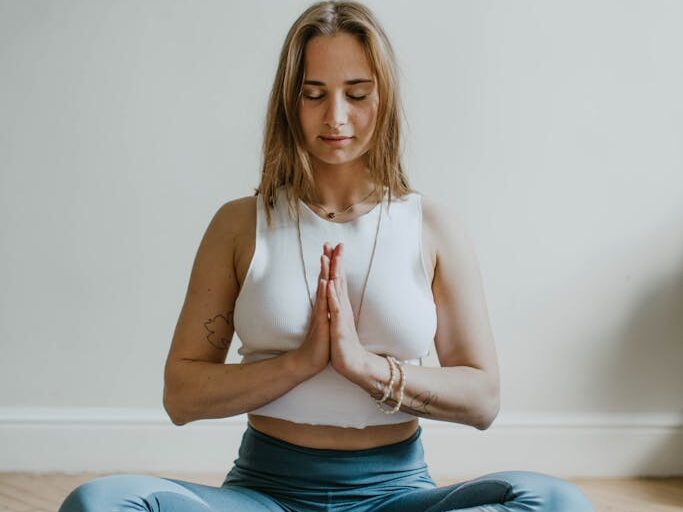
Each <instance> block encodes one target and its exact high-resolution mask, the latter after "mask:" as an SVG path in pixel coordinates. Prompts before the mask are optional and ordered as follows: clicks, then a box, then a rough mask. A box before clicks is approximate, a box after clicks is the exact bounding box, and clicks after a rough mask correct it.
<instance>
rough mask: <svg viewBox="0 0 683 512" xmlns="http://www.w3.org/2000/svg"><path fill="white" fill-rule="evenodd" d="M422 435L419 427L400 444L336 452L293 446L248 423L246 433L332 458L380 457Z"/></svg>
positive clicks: (279, 444) (284, 446)
mask: <svg viewBox="0 0 683 512" xmlns="http://www.w3.org/2000/svg"><path fill="white" fill-rule="evenodd" d="M421 435H422V426H421V425H418V426H417V429H416V430H415V432H413V434H412V435H411V436H410V437H409V438H407V439H404V440H403V441H399V442H398V443H391V444H386V445H383V446H376V447H374V448H364V449H361V450H335V449H331V448H309V447H307V446H300V445H297V444H293V443H290V442H287V441H284V440H282V439H278V438H276V437H273V436H270V435H268V434H266V433H265V432H261V431H260V430H257V429H255V428H254V427H252V426H251V425H250V424H249V423H247V432H245V437H248V436H252V437H255V438H257V439H259V440H261V441H262V442H265V443H270V444H273V445H276V446H279V447H281V448H284V449H287V450H294V451H297V452H301V453H305V454H308V455H317V456H322V457H324V456H331V457H356V458H357V457H363V456H366V455H378V454H385V453H388V452H392V451H397V450H401V449H405V448H406V447H408V446H409V445H412V444H414V443H415V442H417V441H418V440H419V439H420V436H421Z"/></svg>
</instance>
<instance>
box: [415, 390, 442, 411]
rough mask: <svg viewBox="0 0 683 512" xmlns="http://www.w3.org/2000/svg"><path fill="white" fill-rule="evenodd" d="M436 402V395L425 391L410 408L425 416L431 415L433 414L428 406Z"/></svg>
mask: <svg viewBox="0 0 683 512" xmlns="http://www.w3.org/2000/svg"><path fill="white" fill-rule="evenodd" d="M435 401H436V393H432V392H430V391H424V392H422V393H420V394H419V395H417V396H416V397H415V398H413V399H412V400H411V402H410V408H411V409H413V410H414V411H419V412H423V413H425V414H431V412H430V411H429V410H428V409H427V406H428V405H429V404H430V403H432V402H435Z"/></svg>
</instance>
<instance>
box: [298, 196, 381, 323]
mask: <svg viewBox="0 0 683 512" xmlns="http://www.w3.org/2000/svg"><path fill="white" fill-rule="evenodd" d="M380 203H384V193H382V201H381V202H380ZM383 209H384V208H383V204H380V208H379V218H378V219H377V228H376V229H375V241H374V242H373V244H372V254H371V255H370V264H369V265H368V271H367V273H366V274H365V280H364V281H363V289H362V290H361V294H360V302H359V304H358V312H357V313H356V315H355V317H354V319H353V322H354V324H355V325H356V331H358V322H359V321H360V312H361V308H362V307H363V298H364V297H365V288H366V287H367V285H368V277H369V276H370V270H371V269H372V263H373V261H375V249H376V248H377V238H378V235H379V227H380V225H381V224H382V210H383ZM296 230H297V234H298V236H299V251H300V254H301V264H302V265H303V268H304V279H305V280H306V293H307V295H308V301H309V302H310V304H311V311H313V309H314V304H313V299H311V286H310V285H309V283H308V272H306V261H305V259H304V245H303V242H302V241H301V222H300V215H299V205H298V204H297V209H296ZM335 284H336V283H335Z"/></svg>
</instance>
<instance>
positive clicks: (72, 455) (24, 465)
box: [0, 407, 683, 479]
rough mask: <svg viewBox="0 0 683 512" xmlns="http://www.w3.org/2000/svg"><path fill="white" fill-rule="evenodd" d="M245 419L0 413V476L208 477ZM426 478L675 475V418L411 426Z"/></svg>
mask: <svg viewBox="0 0 683 512" xmlns="http://www.w3.org/2000/svg"><path fill="white" fill-rule="evenodd" d="M246 421H247V420H246V415H241V416H235V417H232V418H225V419H221V420H201V421H196V422H192V423H189V424H187V425H184V426H182V427H177V426H175V425H173V424H172V423H171V422H170V420H169V419H168V416H167V415H166V413H165V412H164V411H163V410H161V409H159V410H154V409H110V408H75V409H71V408H69V409H67V408H42V407H35V408H33V407H29V408H23V407H3V408H0V471H27V472H52V471H59V472H65V473H77V472H82V471H93V472H202V473H205V472H208V473H211V472H215V473H227V472H228V471H229V470H230V468H231V467H232V464H233V461H234V460H235V458H236V457H237V450H238V448H239V445H240V441H241V437H242V434H243V432H244V429H245V427H246ZM420 424H421V425H422V428H423V435H422V443H423V446H424V449H425V459H426V461H427V464H428V465H429V468H430V473H431V475H432V477H434V478H436V479H440V478H446V479H454V478H462V479H467V478H471V477H473V476H477V475H483V474H486V473H492V472H495V471H506V470H520V469H521V470H528V471H539V472H543V473H549V474H553V475H556V476H560V477H565V478H572V477H632V476H672V475H682V474H683V415H681V414H678V413H673V414H650V413H641V414H601V415H596V414H588V415H576V414H552V415H539V414H503V413H501V414H499V416H498V418H496V421H495V422H494V424H493V425H492V426H491V427H490V428H489V429H488V430H484V431H480V430H477V429H475V428H472V427H468V426H465V425H458V424H454V423H448V422H443V421H434V420H426V419H424V418H420Z"/></svg>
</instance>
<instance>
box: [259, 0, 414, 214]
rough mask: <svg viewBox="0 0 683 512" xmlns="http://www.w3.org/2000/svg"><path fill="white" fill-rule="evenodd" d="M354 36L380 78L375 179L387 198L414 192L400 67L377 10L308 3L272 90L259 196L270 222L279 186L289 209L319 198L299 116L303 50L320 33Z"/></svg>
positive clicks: (370, 161) (371, 162) (371, 158)
mask: <svg viewBox="0 0 683 512" xmlns="http://www.w3.org/2000/svg"><path fill="white" fill-rule="evenodd" d="M339 33H348V34H351V35H353V36H354V37H355V38H356V39H357V40H358V41H359V42H360V43H361V45H362V46H363V49H364V51H365V55H366V56H367V58H368V61H369V63H370V67H371V69H372V71H373V72H374V74H375V76H376V78H377V88H378V96H379V106H378V110H377V120H376V124H375V129H374V132H373V134H372V138H371V141H370V147H369V149H368V151H367V152H366V153H365V155H364V156H365V157H366V158H367V165H368V168H369V171H370V179H371V180H372V181H373V182H374V183H375V185H377V186H378V187H379V189H380V190H382V187H387V189H388V199H389V203H391V197H392V195H393V196H396V197H398V198H400V197H402V196H403V195H405V194H406V193H409V192H412V191H413V189H412V188H411V187H410V186H409V184H408V180H407V178H406V175H405V174H404V171H403V169H404V166H403V164H402V162H401V152H402V141H401V121H402V119H403V117H402V115H403V116H404V112H403V110H402V103H401V99H400V95H399V80H398V65H397V63H396V58H395V55H394V51H393V48H392V47H391V44H390V42H389V39H388V38H387V36H386V34H385V32H384V30H383V29H382V27H381V26H380V24H379V22H378V20H377V18H376V17H375V15H374V14H373V13H372V11H371V10H370V9H369V8H367V7H366V6H364V5H363V4H361V3H359V2H355V1H340V0H331V1H324V2H317V3H315V4H313V5H311V6H310V7H308V8H307V9H306V10H305V11H304V12H303V13H302V14H301V15H300V16H299V18H298V19H297V20H296V21H295V22H294V24H293V25H292V27H291V28H290V29H289V32H288V33H287V37H286V39H285V42H284V44H283V46H282V50H281V52H280V59H279V64H278V68H277V73H276V75H275V80H274V82H273V87H272V89H271V93H270V99H269V102H268V109H267V114H266V123H265V126H264V136H263V147H262V151H263V166H262V170H261V182H260V184H259V186H258V188H256V189H255V194H254V195H255V196H258V195H259V194H260V195H261V196H262V200H263V204H264V210H265V211H266V218H267V222H268V225H269V226H270V224H271V211H270V208H272V207H273V206H274V205H275V200H276V194H277V189H278V188H279V187H281V186H284V187H285V192H286V196H287V200H288V204H289V212H290V214H291V215H293V214H294V211H295V210H294V209H295V204H296V203H295V201H296V200H297V199H299V198H301V199H303V200H307V199H309V198H311V197H313V196H314V194H315V192H314V190H315V181H314V177H313V172H312V168H311V160H310V156H309V154H308V151H307V150H306V148H305V147H304V136H303V133H302V129H301V125H300V122H299V117H298V107H299V101H301V93H302V88H303V81H304V50H305V48H306V44H307V43H308V41H309V40H311V39H312V38H314V37H316V36H334V35H335V34H339Z"/></svg>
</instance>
